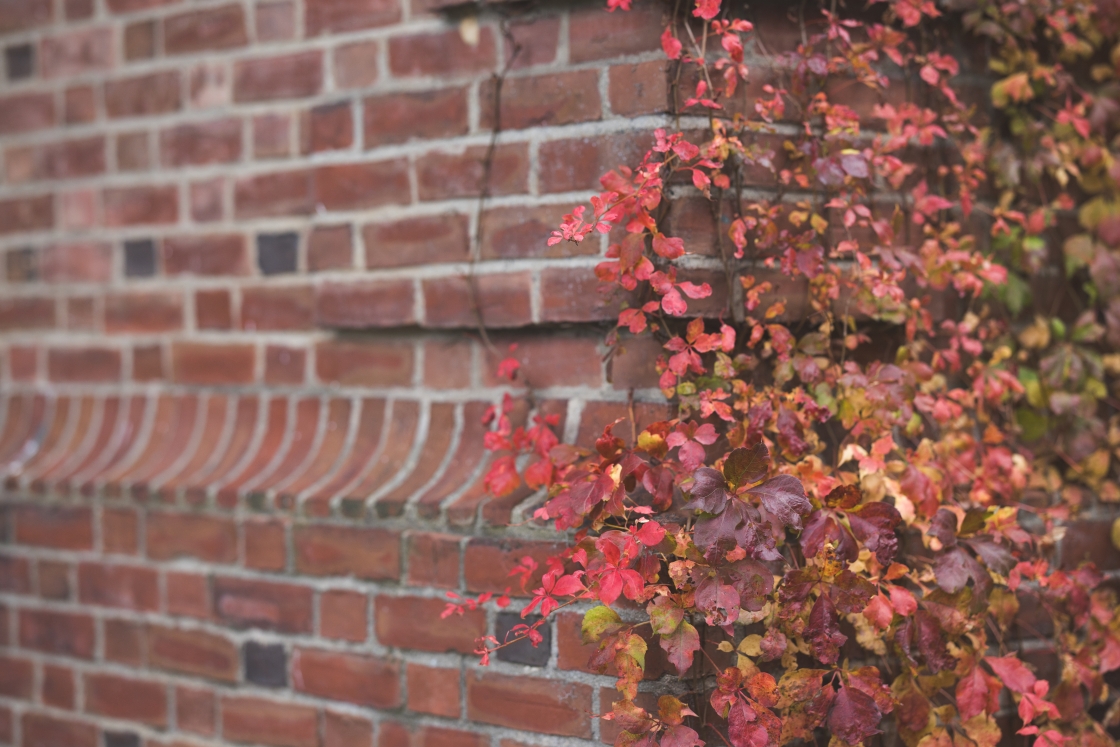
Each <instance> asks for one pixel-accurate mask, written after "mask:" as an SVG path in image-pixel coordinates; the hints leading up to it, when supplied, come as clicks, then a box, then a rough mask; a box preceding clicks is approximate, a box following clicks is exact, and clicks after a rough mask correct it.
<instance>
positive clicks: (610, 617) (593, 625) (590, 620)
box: [580, 605, 622, 643]
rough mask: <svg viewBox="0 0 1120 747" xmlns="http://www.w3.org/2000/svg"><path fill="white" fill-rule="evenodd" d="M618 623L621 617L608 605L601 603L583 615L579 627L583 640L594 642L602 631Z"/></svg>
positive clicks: (619, 623)
mask: <svg viewBox="0 0 1120 747" xmlns="http://www.w3.org/2000/svg"><path fill="white" fill-rule="evenodd" d="M619 625H622V618H621V617H619V616H618V613H617V612H615V611H614V610H612V609H611V608H610V607H605V606H603V605H599V606H598V607H592V608H591V609H589V610H588V611H587V613H586V614H585V615H584V616H583V625H582V626H581V628H580V629H581V632H582V633H583V642H584V643H595V642H597V641H598V640H599V639H600V638H602V637H603V634H604V633H606V632H607V631H608V630H610V629H611V628H614V627H616V626H619Z"/></svg>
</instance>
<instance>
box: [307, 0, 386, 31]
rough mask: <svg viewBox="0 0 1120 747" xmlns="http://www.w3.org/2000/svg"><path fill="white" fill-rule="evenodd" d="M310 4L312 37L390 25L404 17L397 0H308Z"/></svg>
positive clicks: (308, 16)
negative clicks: (332, 32)
mask: <svg viewBox="0 0 1120 747" xmlns="http://www.w3.org/2000/svg"><path fill="white" fill-rule="evenodd" d="M306 6H307V9H306V10H305V11H304V12H305V20H304V23H305V24H306V26H307V35H308V36H318V35H319V34H323V33H327V32H330V31H353V30H355V29H366V28H371V27H373V26H387V25H388V24H391V23H396V22H397V21H399V20H400V18H401V10H400V4H399V3H398V2H396V0H307V2H306Z"/></svg>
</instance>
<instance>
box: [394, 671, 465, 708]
mask: <svg viewBox="0 0 1120 747" xmlns="http://www.w3.org/2000/svg"><path fill="white" fill-rule="evenodd" d="M406 674H407V676H408V710H410V711H417V712H419V713H430V714H432V715H433V716H445V717H447V718H455V719H457V718H459V713H460V709H461V705H460V704H461V702H462V699H461V696H460V693H459V670H458V669H444V668H442V667H426V666H424V665H422V664H412V663H410V664H409V665H408V670H407V673H406Z"/></svg>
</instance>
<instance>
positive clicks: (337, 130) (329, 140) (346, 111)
mask: <svg viewBox="0 0 1120 747" xmlns="http://www.w3.org/2000/svg"><path fill="white" fill-rule="evenodd" d="M300 142H301V144H302V146H301V150H302V152H304V153H319V152H321V151H325V150H342V149H344V148H349V147H350V146H351V145H352V144H353V142H354V114H353V111H352V110H351V106H350V102H349V101H340V102H338V103H335V104H324V105H323V106H316V107H315V108H313V109H310V110H308V111H305V112H304V113H303V116H302V118H301V120H300Z"/></svg>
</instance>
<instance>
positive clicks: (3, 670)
mask: <svg viewBox="0 0 1120 747" xmlns="http://www.w3.org/2000/svg"><path fill="white" fill-rule="evenodd" d="M4 613H5V614H7V610H4ZM5 643H7V641H5ZM34 683H35V665H34V663H33V662H32V661H31V660H30V659H16V658H14V657H11V656H5V655H3V654H0V695H3V696H4V697H5V698H16V699H18V700H31V693H32V685H34Z"/></svg>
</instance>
